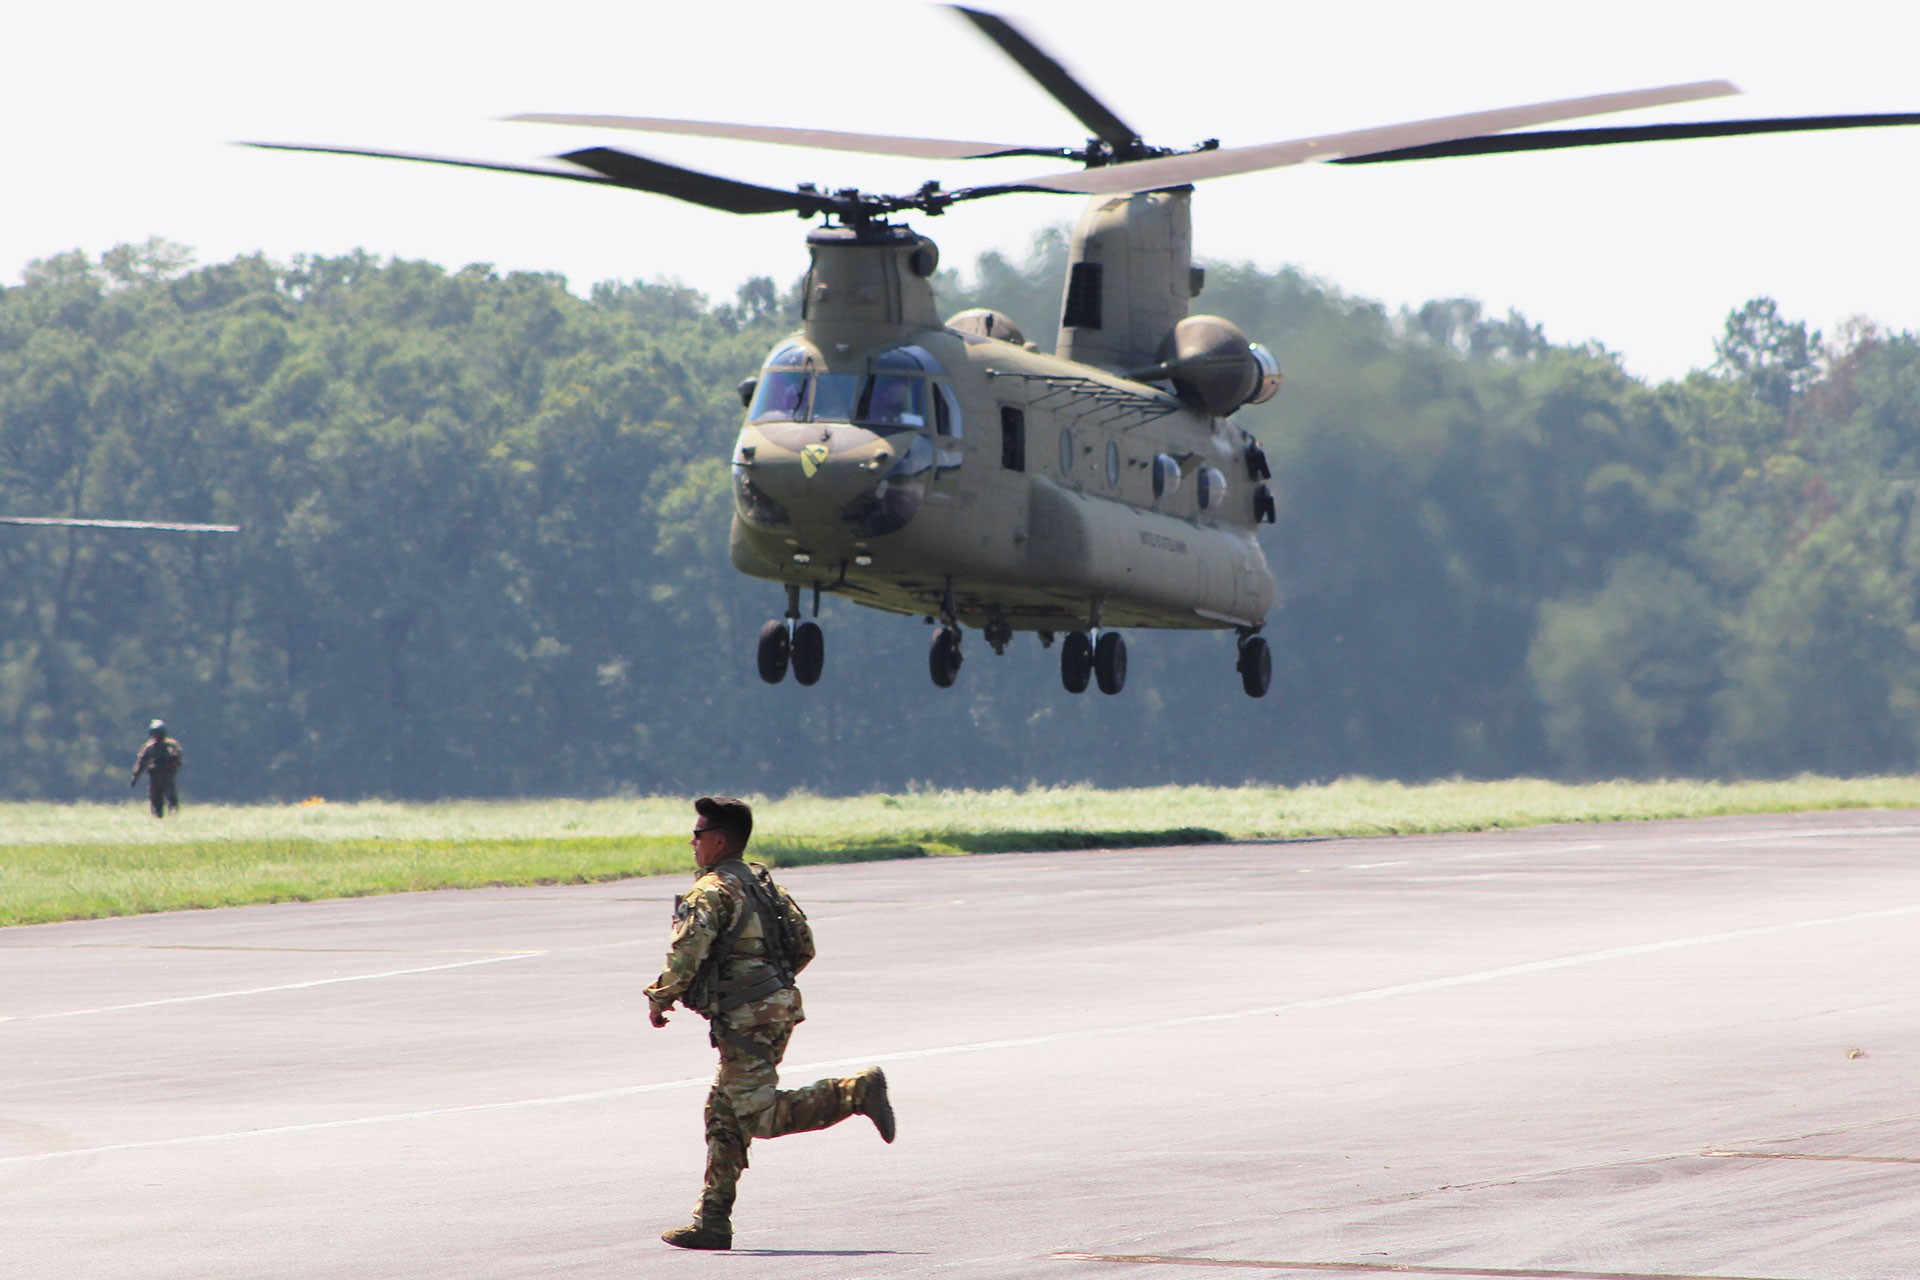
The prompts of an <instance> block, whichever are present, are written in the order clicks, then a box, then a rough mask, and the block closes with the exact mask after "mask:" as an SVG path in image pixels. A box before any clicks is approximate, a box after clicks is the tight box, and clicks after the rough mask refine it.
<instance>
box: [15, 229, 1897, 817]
mask: <svg viewBox="0 0 1920 1280" xmlns="http://www.w3.org/2000/svg"><path fill="white" fill-rule="evenodd" d="M189 263H190V259H189V258H188V257H187V255H186V254H185V253H184V252H183V251H181V250H179V249H177V248H176V247H174V246H169V245H166V244H161V243H154V244H149V245H146V246H140V247H126V248H122V249H118V250H115V251H113V252H111V253H108V254H106V255H105V256H104V257H103V258H102V259H100V260H92V259H89V258H87V257H85V256H82V255H79V254H69V255H63V256H60V257H56V258H52V259H48V260H46V261H43V262H40V263H38V264H36V265H35V266H34V267H33V268H32V269H31V270H30V271H29V272H28V274H27V276H26V278H25V279H24V281H23V283H21V284H20V285H18V286H16V287H12V288H6V289H4V290H0V513H4V514H10V515H56V514H72V513H79V514H85V515H92V516H108V517H148V518H157V519H169V520H203V521H233V522H237V523H240V524H241V525H243V526H244V527H245V532H244V533H243V534H241V535H240V536H239V537H237V538H213V537H187V538H178V539H167V538H163V537H158V536H153V535H128V534H124V533H118V534H116V533H105V532H99V531H49V530H33V529H24V528H8V527H0V575H3V576H0V582H3V583H4V586H3V587H0V733H4V734H5V737H6V741H7V742H8V745H9V761H8V768H7V769H6V771H5V773H4V774H0V795H5V796H7V797H11V798H26V797H43V798H49V799H78V798H110V797H113V796H115V795H119V794H124V788H125V783H124V781H122V778H123V776H124V775H123V771H124V770H125V769H126V768H127V766H128V764H129V762H130V761H131V759H132V756H133V752H134V750H135V749H136V748H137V746H138V745H139V742H140V740H141V738H142V736H143V732H144V728H145V725H146V721H147V719H148V718H149V717H151V716H155V715H161V716H164V717H166V718H167V720H168V721H169V723H170V724H171V725H172V726H174V728H175V729H176V731H177V733H178V734H179V736H180V737H181V738H182V739H183V740H184V741H185V743H186V748H187V754H188V765H187V772H186V773H185V774H184V775H183V784H184V787H185V790H186V792H187V795H188V800H189V802H190V803H191V802H192V800H193V799H194V798H196V797H197V798H200V799H210V798H225V799H234V800H241V799H248V800H251V799H260V798H271V797H279V798H285V799H297V798H300V797H303V796H306V795H309V794H319V795H325V796H328V797H334V798H350V797H362V796H373V795H387V796H395V797H437V796H443V795H463V796H485V795H553V794H582V795H599V794H608V793H617V792H620V791H638V792H685V791H712V790H732V791H743V792H746V791H758V792H768V793H774V794H784V793H786V792H788V791H791V790H794V789H810V790H814V791H819V792H824V793H844V792H862V791H873V790H901V789H906V788H910V787H915V786H922V785H924V786H936V787H957V786H989V785H992V786H1000V785H1020V784H1024V783H1027V782H1030V781H1031V782H1041V783H1055V782H1071V781H1091V782H1095V783H1099V784H1103V785H1144V784H1154V783H1163V782H1181V783H1187V782H1216V783H1239V782H1243V781H1247V780H1261V781H1272V782H1298V781H1303V780H1312V779H1324V778H1332V777H1337V776H1343V775H1354V774H1362V775H1369V776H1375V777H1383V778H1400V779H1406V780H1420V779H1428V778H1433V777H1447V776H1456V775H1458V776H1466V777H1502V776H1546V777H1555V778H1563V779H1582V778H1595V777H1615V776H1622V777H1653V776H1713V777H1750V776H1778V775H1785V774H1791V773H1795V772H1799V771H1803V770H1810V771H1818V772H1823V773H1834V774H1853V773H1868V772H1895V771H1898V772H1906V771H1911V770H1913V769H1914V768H1915V767H1916V763H1917V762H1920V627H1917V625H1916V622H1917V620H1916V609H1915V599H1916V594H1915V593H1916V576H1917V575H1920V530H1916V529H1915V526H1914V520H1913V513H1914V503H1915V495H1916V492H1920V339H1917V338H1916V337H1915V335H1912V334H1889V333H1882V332H1879V331H1877V330H1876V329H1874V328H1873V327H1872V326H1870V325H1867V324H1864V323H1863V324H1859V325H1855V326H1852V327H1850V328H1849V329H1848V331H1847V332H1845V333H1842V334H1839V335H1831V336H1828V337H1826V338H1823V337H1822V335H1819V334H1816V333H1811V332H1809V331H1808V330H1807V328H1806V326H1805V325H1804V324H1802V323H1799V322H1798V321H1795V320H1792V319H1790V318H1788V317H1784V316H1782V315H1780V314H1779V312H1778V309H1777V308H1776V307H1775V306H1774V304H1773V303H1772V302H1770V301H1769V300H1767V299H1764V298H1761V299H1755V300H1753V301H1751V302H1747V303H1745V304H1743V305H1741V306H1739V307H1737V308H1736V309H1735V310H1734V311H1733V313H1732V314H1731V315H1730V316H1729V318H1728V322H1727V327H1726V331H1725V333H1724V334H1723V335H1722V338H1721V340H1720V343H1719V346H1718V350H1719V353H1720V359H1719V361H1718V363H1717V364H1716V365H1715V367H1714V368H1713V369H1712V370H1708V371H1703V372H1699V373H1696V374H1694V375H1692V376H1690V377H1688V378H1687V379H1686V380H1684V381H1681V382H1675V383H1667V384H1662V385H1649V384H1646V383H1644V382H1641V381H1638V380H1636V379H1634V378H1632V377H1629V376H1628V375H1627V374H1625V373H1624V372H1623V371H1622V370H1621V369H1620V368H1619V366H1618V364H1617V362H1616V361H1615V360H1614V359H1612V358H1611V357H1610V356H1609V355H1608V354H1607V353H1605V352H1604V351H1599V350H1594V349H1589V348H1578V349H1574V348H1566V347H1558V346H1553V345H1551V344H1548V343H1547V342H1545V341H1544V340H1543V339H1542V337H1541V335H1540V332H1539V330H1538V329H1537V328H1536V327H1534V326H1532V325H1530V324H1528V323H1527V322H1526V321H1525V319H1524V318H1522V317H1519V316H1516V315H1511V314H1509V315H1507V316H1505V317H1494V316H1490V315H1488V314H1486V313H1485V312H1484V311H1483V309H1482V308H1481V307H1480V306H1479V305H1478V304H1476V303H1473V302H1471V301H1465V300H1440V301H1436V302H1433V303H1430V304H1428V305H1427V306H1424V307H1422V308H1420V309H1419V310H1418V311H1414V312H1408V313H1402V314H1398V315H1390V314H1388V313H1386V312H1385V311H1384V310H1383V309H1382V308H1380V307H1378V306H1376V305H1373V304H1370V303H1367V302H1365V301H1363V300H1358V299H1353V298H1349V297H1346V296H1343V295H1342V294H1341V293H1340V292H1339V291H1338V290H1337V289H1334V288H1332V287H1330V286H1328V285H1325V284H1323V283H1321V282H1317V281H1314V280H1311V279H1308V278H1305V277H1303V276H1300V275H1297V274H1294V273H1291V272H1279V273H1268V272H1264V271H1260V270H1256V269H1253V268H1249V267H1239V266H1233V265H1222V264H1213V265H1211V266H1210V268H1209V273H1208V274H1209V278H1208V283H1207V289H1206V292H1205V294H1204V296H1203V297H1202V299H1201V300H1200V303H1199V305H1200V307H1201V308H1202V309H1204V310H1207V311H1212V312H1217V313H1219V314H1223V315H1226V316H1228V317H1229V318H1231V319H1234V320H1235V321H1237V322H1238V323H1240V324H1241V325H1242V326H1243V327H1245V328H1246V329H1247V330H1248V332H1249V333H1251V334H1252V335H1253V336H1255V337H1256V338H1258V339H1260V340H1261V341H1263V342H1265V343H1266V344H1267V345H1268V346H1269V347H1271V348H1272V349H1273V350H1274V351H1275V352H1276V353H1277V354H1278V355H1279V357H1280V359H1281V362H1282V364H1283V365H1284V366H1285V368H1286V370H1287V384H1286V386H1285V387H1284V388H1283V389H1282V391H1281V394H1280V395H1279V396H1278V397H1276V398H1275V399H1274V400H1273V401H1271V402H1270V403H1268V404H1267V405H1264V406H1260V407H1259V408H1258V409H1254V410H1248V411H1247V412H1246V415H1245V418H1246V421H1247V424H1248V425H1249V426H1250V427H1252V429H1254V430H1255V431H1256V433H1257V434H1258V435H1259V436H1260V437H1261V439H1262V440H1263V441H1265V442H1266V445H1267V449H1268V452H1269V454H1270V456H1271V458H1272V460H1273V463H1274V470H1275V476H1276V489H1277V491H1278V496H1279V500H1280V519H1279V523H1278V525H1277V526H1276V527H1274V528H1272V529H1270V530H1269V531H1267V532H1266V533H1265V534H1264V535H1263V541H1264V544H1265V546H1266V548H1267V554H1268V557H1269V560H1270V561H1271V562H1272V564H1273V566H1274V568H1275V571H1276V574H1277V576H1278V578H1279V581H1280V587H1281V594H1282V597H1283V600H1284V603H1283V605H1282V606H1281V607H1280V608H1278V609H1277V610H1276V611H1275V613H1274V614H1273V616H1272V618H1271V620H1270V622H1269V625H1268V630H1267V634H1268V636H1269V637H1270V639H1271V641H1272V644H1273V649H1274V659H1275V662H1274V683H1273V691H1272V693H1271V694H1270V695H1269V696H1268V698H1267V699H1266V700H1264V701H1254V700H1251V699H1248V698H1246V697H1245V696H1244V695H1243V694H1242V693H1241V692H1240V690H1239V684H1238V679H1237V677H1236V676H1235V674H1234V671H1233V660H1232V638H1231V636H1230V635H1225V634H1172V633H1159V632H1138V633H1129V635H1128V642H1129V648H1130V655H1131V660H1132V661H1131V673H1130V675H1129V680H1128V687H1127V689H1126V691H1125V692H1123V693H1122V694H1121V695H1119V696H1118V697H1114V698H1107V697H1102V696H1100V695H1098V694H1093V693H1089V694H1085V695H1081V696H1079V697H1075V696H1073V695H1070V694H1067V693H1066V692H1065V691H1064V690H1062V689H1061V688H1060V684H1059V676H1058V660H1057V653H1058V651H1057V650H1053V651H1042V650H1041V649H1040V648H1039V646H1038V645H1037V644H1036V643H1035V642H1034V641H1033V639H1032V637H1031V636H1020V637H1017V638H1016V641H1015V643H1014V645H1013V646H1012V647H1011V648H1010V649H1009V651H1008V653H1007V655H1006V656H1005V657H1002V658H996V657H995V656H994V655H993V654H992V652H991V650H990V649H989V648H988V647H987V646H986V645H985V644H984V643H982V642H981V640H980V637H979V636H978V635H977V634H971V635H970V636H969V640H970V643H969V645H968V647H967V663H966V666H965V668H964V669H963V670H962V672H961V674H960V678H959V683H958V685H957V686H956V687H955V688H953V689H950V690H940V689H936V688H934V687H933V685H932V684H931V682H930V681H929V679H928V676H927V670H926V646H927V643H928V634H929V633H928V630H927V629H926V628H925V627H922V626H920V625H918V624H916V623H915V622H914V621H913V620H910V619H903V618H897V617H892V616H887V615H880V614H875V613H872V612H870V611H867V610H863V609H859V608H857V607H855V606H853V605H851V604H848V603H845V602H841V601H835V600H833V599H832V598H831V597H829V598H828V600H827V603H826V605H825V607H824V611H823V616H822V622H823V625H825V626H826V628H827V635H828V651H827V671H826V676H825V678H824V679H823V681H822V683H821V684H820V685H818V686H816V687H815V688H813V689H810V690H809V689H801V688H798V687H796V686H794V685H792V684H791V683H789V684H785V685H781V686H777V687H768V686H766V685H764V684H762V683H761V682H760V680H759V679H758V678H757V676H755V674H754V671H753V661H752V657H753V645H754V637H755V633H756V631H757V629H758V627H759V625H760V623H761V622H762V621H764V620H765V619H767V618H769V617H773V616H776V615H777V614H778V613H779V612H780V609H781V606H782V599H781V593H780V592H779V590H778V589H777V588H775V587H774V586H772V585H771V584H767V583H762V582H757V581H753V580H749V579H746V578H743V577H741V576H739V575H738V574H736V573H735V572H734V571H733V570H732V568H731V567H730V566H729V564H728V562H727V555H726V539H727V525H728V520H729V517H730V514H731V510H732V502H731V497H730V494H729V488H728V482H727V458H728V455H729V451H730V448H731V444H732V440H733V436H734V434H735V432H736V431H737V429H738V423H739V417H740V405H739V400H738V398H737V396H736V395H735V391H734V387H735V385H736V384H737V383H738V382H739V381H740V380H741V379H742V378H744V377H747V376H749V375H751V374H753V373H754V372H755V370H756V369H757V367H758V365H759V363H760V361H761V359H762V357H763V356H764V355H765V353H766V351H767V350H768V349H769V348H771V347H772V346H773V345H774V344H775V343H776V342H777V341H778V339H779V338H780V337H781V336H782V335H783V334H785V333H786V332H789V331H790V330H791V329H792V328H793V327H794V322H793V319H792V317H791V315H790V314H789V301H788V299H787V297H786V294H787V292H788V291H783V290H781V289H779V288H777V287H776V286H775V285H774V284H773V283H772V282H770V281H764V280H761V281H755V282H752V283H750V284H748V285H747V286H744V287H743V288H742V289H741V291H740V294H739V296H738V297H737V298H735V299H733V300H731V301H728V302H725V303H719V304H715V303H711V302H709V300H707V299H705V298H702V297H700V296H699V295H696V294H694V293H691V292H690V291H688V290H686V289H683V288H678V287H675V286H671V285H657V284H607V285H601V286H599V287H597V288H596V289H595V290H594V291H593V293H592V295H591V296H590V297H587V298H582V297H579V296H576V295H574V294H572V293H569V292H568V291H567V290H566V288H565V287H564V282H562V281H561V280H559V279H557V278H554V277H549V276H538V275H526V274H513V275H506V276H501V275H498V274H496V273H494V272H492V271H491V270H489V269H487V268H485V267H468V268H465V269H463V270H458V271H449V270H445V269H443V268H440V267H437V266H433V265H429V264H426V263H419V262H385V261H379V260H375V259H372V258H369V257H365V256H353V257H345V258H330V259H314V260H303V261H297V262H295V263H293V264H291V265H287V264H277V263H273V262H269V261H266V260H263V259H259V258H243V259H238V260H235V261H231V262H224V263H219V264H215V265H212V266H206V267H199V268H195V267H192V266H190V265H189ZM1063 264H1064V244H1063V241H1062V239H1061V237H1060V236H1059V235H1058V234H1057V233H1048V234H1047V235H1045V236H1043V237H1041V238H1040V239H1039V240H1037V241H1036V244H1035V248H1034V252H1033V255H1032V257H1031V258H1030V260H1028V261H1026V262H1013V261H1010V260H1008V259H1006V258H1005V257H1002V256H998V255H989V256H988V257H986V258H984V259H982V260H981V261H980V262H979V263H977V264H976V265H975V267H974V269H973V271H972V272H971V273H969V274H968V275H967V276H965V277H964V278H963V277H961V276H958V275H955V274H953V273H945V274H943V275H942V277H941V278H940V280H939V284H940V286H941V294H942V302H943V305H944V306H945V307H946V309H947V311H948V312H949V313H951V312H953V311H958V310H960V309H962V308H964V307H969V306H976V305H992V306H995V307H997V308H999V309H1001V310H1003V311H1006V312H1009V313H1010V314H1012V316H1013V317H1014V319H1015V320H1016V321H1018V322H1019V323H1020V324H1021V325H1022V326H1023V327H1024V328H1025V329H1026V331H1027V333H1028V335H1029V336H1031V337H1035V338H1038V339H1040V340H1041V341H1042V342H1044V343H1048V344H1050V343H1051V340H1052V331H1053V326H1054V320H1055V311H1056V308H1057V305H1058V299H1059V296H1060V277H1061V274H1062V270H1063Z"/></svg>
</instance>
